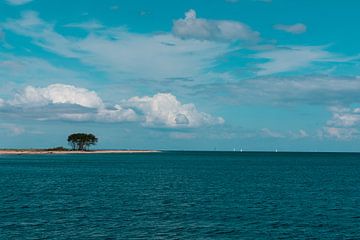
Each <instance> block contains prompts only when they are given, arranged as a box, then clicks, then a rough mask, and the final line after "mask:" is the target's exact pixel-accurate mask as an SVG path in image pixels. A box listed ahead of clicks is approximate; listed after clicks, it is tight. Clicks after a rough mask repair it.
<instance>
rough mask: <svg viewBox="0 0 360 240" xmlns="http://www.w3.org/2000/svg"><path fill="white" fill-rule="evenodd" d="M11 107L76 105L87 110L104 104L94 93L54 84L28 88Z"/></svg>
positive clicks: (15, 99)
mask: <svg viewBox="0 0 360 240" xmlns="http://www.w3.org/2000/svg"><path fill="white" fill-rule="evenodd" d="M10 104H11V105H25V106H45V105H48V104H75V105H79V106H82V107H86V108H100V107H102V106H103V102H102V100H101V99H100V97H99V96H98V95H97V94H96V93H95V92H94V91H89V90H87V89H85V88H77V87H75V86H71V85H64V84H52V85H49V86H47V87H45V88H35V87H32V86H28V87H26V88H25V89H24V91H23V92H21V93H19V94H17V95H16V96H15V98H14V99H13V100H11V101H10Z"/></svg>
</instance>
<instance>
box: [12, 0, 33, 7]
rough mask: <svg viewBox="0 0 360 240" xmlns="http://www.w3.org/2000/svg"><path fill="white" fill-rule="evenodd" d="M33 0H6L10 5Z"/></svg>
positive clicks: (22, 3)
mask: <svg viewBox="0 0 360 240" xmlns="http://www.w3.org/2000/svg"><path fill="white" fill-rule="evenodd" d="M32 1H33V0H6V2H7V3H8V4H10V5H17V6H18V5H24V4H27V3H29V2H32Z"/></svg>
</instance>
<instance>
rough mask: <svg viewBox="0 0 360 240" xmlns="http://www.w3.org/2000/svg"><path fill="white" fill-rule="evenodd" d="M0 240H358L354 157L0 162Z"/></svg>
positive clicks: (181, 155) (359, 170)
mask: <svg viewBox="0 0 360 240" xmlns="http://www.w3.org/2000/svg"><path fill="white" fill-rule="evenodd" d="M0 239H360V155H359V154H334V153H332V154H330V153H329V154H309V153H220V152H213V153H206V152H198V153H196V152H167V153H152V154H128V155H127V154H122V155H121V154H108V155H65V156H51V155H50V156H44V155H43V156H0Z"/></svg>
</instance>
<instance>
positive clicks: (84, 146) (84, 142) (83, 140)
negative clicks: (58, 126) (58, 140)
mask: <svg viewBox="0 0 360 240" xmlns="http://www.w3.org/2000/svg"><path fill="white" fill-rule="evenodd" d="M67 141H68V143H69V145H70V146H71V148H72V150H78V151H86V150H88V149H89V148H90V146H91V145H95V144H96V143H97V142H98V139H97V138H96V137H95V135H93V134H91V133H89V134H87V133H73V134H71V135H69V136H68V139H67Z"/></svg>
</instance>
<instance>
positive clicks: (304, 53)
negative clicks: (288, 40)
mask: <svg viewBox="0 0 360 240" xmlns="http://www.w3.org/2000/svg"><path fill="white" fill-rule="evenodd" d="M253 57H254V58H260V59H267V60H268V61H267V62H265V63H259V64H257V67H258V68H259V69H260V70H259V71H258V72H257V74H258V75H269V74H274V73H282V72H290V71H295V70H299V69H302V68H305V67H308V66H310V65H311V63H313V62H332V61H339V59H335V56H334V55H333V54H331V53H330V52H328V51H326V50H324V49H323V47H317V46H315V47H314V46H308V47H303V46H288V47H282V48H276V49H274V50H270V51H265V52H260V53H257V54H254V55H253Z"/></svg>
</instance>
